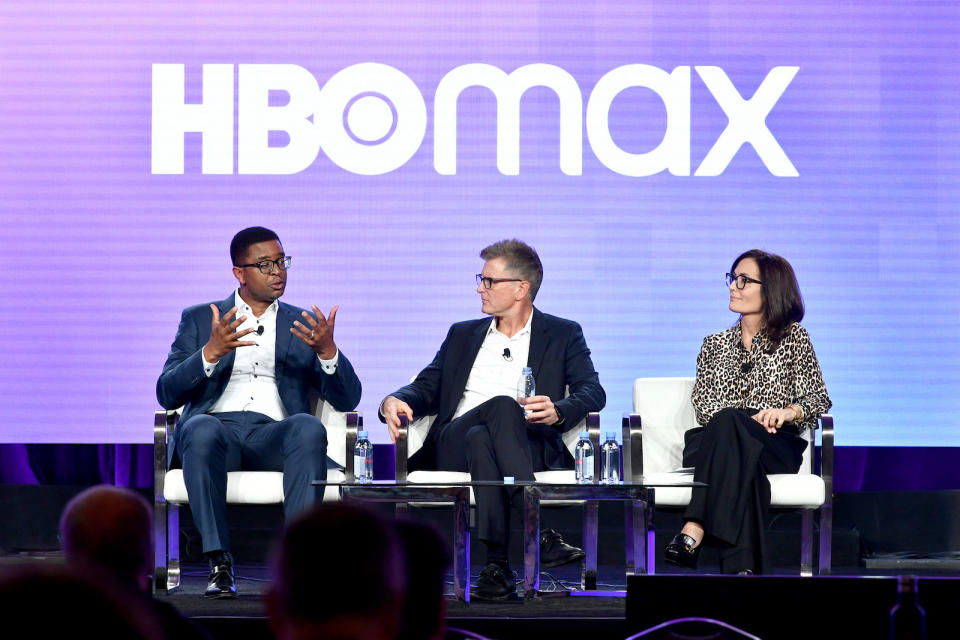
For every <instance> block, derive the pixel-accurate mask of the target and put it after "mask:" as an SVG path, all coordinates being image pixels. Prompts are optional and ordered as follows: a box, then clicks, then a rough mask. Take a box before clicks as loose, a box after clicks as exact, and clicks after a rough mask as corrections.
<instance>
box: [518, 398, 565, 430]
mask: <svg viewBox="0 0 960 640" xmlns="http://www.w3.org/2000/svg"><path fill="white" fill-rule="evenodd" d="M518 402H519V403H520V404H521V405H522V406H523V409H524V411H529V412H530V415H528V416H527V422H532V423H534V424H546V425H551V424H553V423H555V422H557V421H558V420H559V419H560V416H558V415H557V409H556V408H555V407H554V406H553V400H551V399H550V397H549V396H530V397H529V398H520V399H519V400H518Z"/></svg>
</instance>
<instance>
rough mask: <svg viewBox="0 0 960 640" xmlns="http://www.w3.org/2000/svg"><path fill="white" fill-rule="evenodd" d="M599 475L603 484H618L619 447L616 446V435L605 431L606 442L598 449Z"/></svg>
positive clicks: (613, 432)
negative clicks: (600, 463)
mask: <svg viewBox="0 0 960 640" xmlns="http://www.w3.org/2000/svg"><path fill="white" fill-rule="evenodd" d="M600 455H601V456H602V457H601V459H600V460H601V462H602V463H603V464H602V465H601V466H602V467H603V469H602V471H601V473H602V474H603V483H604V484H619V483H620V445H619V444H617V433H616V432H615V431H607V441H606V442H604V443H603V446H602V447H600Z"/></svg>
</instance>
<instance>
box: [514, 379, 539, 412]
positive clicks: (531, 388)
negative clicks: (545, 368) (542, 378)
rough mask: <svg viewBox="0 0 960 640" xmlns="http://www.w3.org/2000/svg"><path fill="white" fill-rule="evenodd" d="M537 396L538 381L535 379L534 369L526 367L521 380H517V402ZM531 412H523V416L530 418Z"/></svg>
mask: <svg viewBox="0 0 960 640" xmlns="http://www.w3.org/2000/svg"><path fill="white" fill-rule="evenodd" d="M535 395H537V381H536V380H534V379H533V369H531V368H530V367H524V368H523V373H521V374H520V379H519V380H517V400H518V401H519V400H520V399H521V398H529V397H531V396H535ZM530 413H531V412H530V411H527V410H526V409H524V410H523V415H525V416H527V417H528V418H529V417H530Z"/></svg>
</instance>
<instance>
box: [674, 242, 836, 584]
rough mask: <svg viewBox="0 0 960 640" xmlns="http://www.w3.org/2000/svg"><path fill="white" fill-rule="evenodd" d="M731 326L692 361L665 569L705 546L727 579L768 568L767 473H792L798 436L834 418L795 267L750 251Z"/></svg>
mask: <svg viewBox="0 0 960 640" xmlns="http://www.w3.org/2000/svg"><path fill="white" fill-rule="evenodd" d="M727 284H728V286H729V289H730V310H731V311H733V312H735V313H739V314H740V320H739V321H738V322H737V324H736V325H734V326H733V327H731V328H730V329H727V330H726V331H721V332H720V333H715V334H713V335H710V336H707V337H706V339H704V341H703V347H702V348H701V350H700V356H699V357H698V358H697V380H696V383H695V384H694V388H693V398H692V400H693V406H694V408H695V409H696V413H697V422H699V423H700V424H701V425H703V426H702V427H698V428H695V429H691V430H690V431H688V432H687V433H686V434H685V440H686V443H685V444H686V446H685V447H684V451H683V461H684V465H686V466H692V467H694V480H696V481H699V482H704V483H706V484H707V486H706V487H703V488H695V489H694V490H693V495H692V497H691V500H690V505H689V506H688V507H687V509H686V511H685V513H684V519H685V523H684V526H683V529H682V530H681V532H680V533H678V534H677V535H676V536H675V537H674V538H673V540H672V541H671V542H670V544H669V545H667V550H666V559H667V561H668V562H672V563H674V564H679V565H682V566H691V567H692V566H696V561H697V558H698V556H699V554H700V549H701V542H703V541H705V540H706V541H707V542H712V543H714V544H716V545H717V546H718V547H719V554H720V569H721V571H723V572H724V573H760V572H764V571H766V570H768V569H769V567H768V566H767V560H766V554H765V549H764V547H765V544H764V538H765V531H764V524H763V516H764V514H765V513H766V511H767V508H768V507H769V506H770V483H769V481H768V480H767V477H766V474H768V473H796V472H797V471H798V470H799V468H800V463H801V460H802V455H803V450H804V449H805V448H806V446H807V443H806V441H805V440H804V439H803V438H801V437H800V433H801V432H802V431H803V430H804V429H809V428H813V427H815V425H816V422H817V418H818V417H819V416H820V415H821V414H822V413H824V412H826V411H827V410H829V409H830V406H831V402H830V397H829V396H828V395H827V389H826V386H825V385H824V384H823V377H822V375H821V373H820V365H819V364H818V362H817V356H816V354H815V353H814V351H813V345H812V344H811V342H810V336H809V335H808V334H807V331H806V329H804V328H803V327H802V326H800V324H799V322H800V320H801V319H803V311H804V309H803V298H802V297H801V295H800V288H799V286H798V285H797V279H796V276H795V275H794V272H793V268H792V267H791V266H790V263H788V262H787V261H786V260H784V259H783V258H781V257H780V256H776V255H772V254H769V253H766V252H764V251H759V250H752V251H747V252H746V253H744V254H742V255H740V256H739V257H737V259H736V260H734V262H733V267H732V268H731V273H729V274H727Z"/></svg>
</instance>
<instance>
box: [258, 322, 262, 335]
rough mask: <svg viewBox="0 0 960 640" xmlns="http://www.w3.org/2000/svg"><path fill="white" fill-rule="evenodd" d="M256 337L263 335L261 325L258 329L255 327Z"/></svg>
mask: <svg viewBox="0 0 960 640" xmlns="http://www.w3.org/2000/svg"><path fill="white" fill-rule="evenodd" d="M257 335H258V336H262V335H263V325H260V326H259V327H257Z"/></svg>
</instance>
